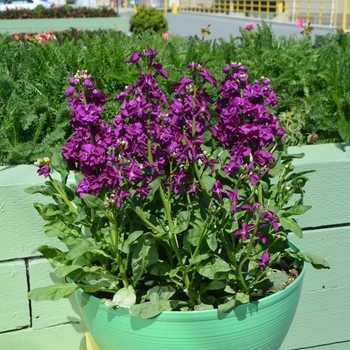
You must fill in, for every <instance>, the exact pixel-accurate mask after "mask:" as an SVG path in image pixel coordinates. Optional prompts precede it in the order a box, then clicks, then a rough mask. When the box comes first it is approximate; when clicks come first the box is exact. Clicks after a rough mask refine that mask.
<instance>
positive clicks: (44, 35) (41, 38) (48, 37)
mask: <svg viewBox="0 0 350 350" xmlns="http://www.w3.org/2000/svg"><path fill="white" fill-rule="evenodd" d="M35 38H36V39H37V40H38V43H39V44H42V43H44V42H46V41H49V40H52V39H53V40H57V38H56V36H55V35H53V34H50V33H39V34H37V35H35Z"/></svg>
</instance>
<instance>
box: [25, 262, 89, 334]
mask: <svg viewBox="0 0 350 350" xmlns="http://www.w3.org/2000/svg"><path fill="white" fill-rule="evenodd" d="M29 276H30V286H31V288H37V287H45V286H48V285H51V284H53V283H54V282H59V281H60V282H62V280H59V279H58V278H57V277H56V276H55V275H54V273H53V268H52V266H51V264H50V263H49V262H48V261H46V260H45V259H35V260H32V261H31V262H30V263H29ZM32 317H33V321H32V322H33V326H32V327H33V329H42V328H47V327H51V326H55V325H59V324H65V323H69V322H74V323H82V320H81V316H80V312H79V308H78V305H77V303H76V299H75V296H74V295H71V296H70V297H68V298H65V299H61V300H57V301H50V300H45V301H40V302H37V301H32Z"/></svg>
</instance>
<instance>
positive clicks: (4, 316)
mask: <svg viewBox="0 0 350 350" xmlns="http://www.w3.org/2000/svg"><path fill="white" fill-rule="evenodd" d="M0 276H1V288H0V332H5V331H9V330H13V329H20V328H23V327H28V326H29V325H30V313H29V303H28V299H27V277H26V267H25V263H24V261H23V260H18V261H11V262H2V263H0ZM0 349H4V348H1V346H0Z"/></svg>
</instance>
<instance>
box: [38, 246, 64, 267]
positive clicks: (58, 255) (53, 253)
mask: <svg viewBox="0 0 350 350" xmlns="http://www.w3.org/2000/svg"><path fill="white" fill-rule="evenodd" d="M35 252H39V253H41V254H42V255H43V256H44V257H45V258H46V259H47V260H48V261H49V262H50V263H51V264H53V265H55V266H65V265H69V264H70V260H68V259H67V258H66V255H67V253H65V252H62V251H61V250H59V249H57V248H55V247H50V246H48V245H42V246H40V247H39V248H37V249H36V250H35V251H34V252H33V253H35Z"/></svg>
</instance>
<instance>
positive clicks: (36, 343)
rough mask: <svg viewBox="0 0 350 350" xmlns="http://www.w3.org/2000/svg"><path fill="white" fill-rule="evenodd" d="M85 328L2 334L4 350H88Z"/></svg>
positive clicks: (70, 326)
mask: <svg viewBox="0 0 350 350" xmlns="http://www.w3.org/2000/svg"><path fill="white" fill-rule="evenodd" d="M85 332H86V330H85V327H83V326H82V325H81V324H67V325H61V326H57V327H49V328H45V329H40V330H34V329H31V328H28V329H23V330H20V331H17V332H9V333H2V334H0V349H2V350H62V349H63V350H65V349H67V350H86V341H85Z"/></svg>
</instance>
